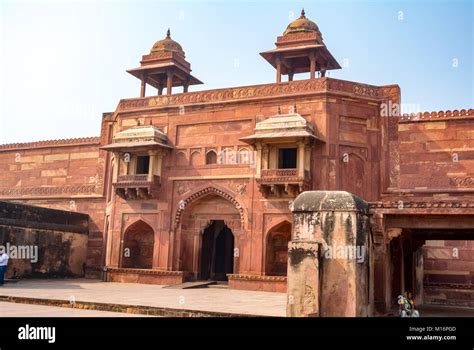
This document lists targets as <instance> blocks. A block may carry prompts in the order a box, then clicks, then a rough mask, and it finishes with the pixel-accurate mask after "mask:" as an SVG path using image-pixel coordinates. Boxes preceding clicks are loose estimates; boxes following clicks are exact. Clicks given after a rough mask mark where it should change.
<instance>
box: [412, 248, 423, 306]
mask: <svg viewBox="0 0 474 350" xmlns="http://www.w3.org/2000/svg"><path fill="white" fill-rule="evenodd" d="M413 261H414V270H415V271H414V274H415V278H414V286H413V297H414V299H415V306H419V305H422V304H423V275H424V273H423V268H424V264H423V247H419V248H418V249H417V250H416V251H415V252H414V253H413Z"/></svg>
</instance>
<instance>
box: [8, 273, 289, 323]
mask: <svg viewBox="0 0 474 350" xmlns="http://www.w3.org/2000/svg"><path fill="white" fill-rule="evenodd" d="M163 287H164V286H160V285H148V284H135V283H114V282H101V281H97V280H90V279H63V280H23V281H19V282H16V283H7V284H5V286H4V287H2V288H0V296H14V297H26V298H39V299H55V300H65V301H69V302H70V301H75V302H79V301H81V302H95V303H107V304H123V305H137V306H149V307H162V308H171V309H187V310H199V311H212V312H225V313H235V314H247V315H261V316H285V313H286V305H285V303H286V295H285V294H284V293H270V292H254V291H242V290H233V289H224V288H198V289H167V288H163ZM2 305H3V304H2ZM1 307H2V306H1V305H0V308H1ZM136 316H139V315H136Z"/></svg>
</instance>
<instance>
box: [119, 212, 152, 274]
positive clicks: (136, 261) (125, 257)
mask: <svg viewBox="0 0 474 350" xmlns="http://www.w3.org/2000/svg"><path fill="white" fill-rule="evenodd" d="M154 244H155V233H154V231H153V228H152V227H151V226H150V225H148V224H147V223H146V222H145V221H143V220H138V221H136V222H134V223H133V224H131V225H130V226H129V227H128V228H127V229H126V230H125V233H124V235H123V245H122V267H124V268H134V269H151V268H152V267H153V247H154Z"/></svg>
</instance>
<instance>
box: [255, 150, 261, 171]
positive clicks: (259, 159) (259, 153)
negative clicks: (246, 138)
mask: <svg viewBox="0 0 474 350" xmlns="http://www.w3.org/2000/svg"><path fill="white" fill-rule="evenodd" d="M255 148H256V150H257V161H256V162H257V177H260V176H261V174H262V144H261V143H257V144H256V145H255Z"/></svg>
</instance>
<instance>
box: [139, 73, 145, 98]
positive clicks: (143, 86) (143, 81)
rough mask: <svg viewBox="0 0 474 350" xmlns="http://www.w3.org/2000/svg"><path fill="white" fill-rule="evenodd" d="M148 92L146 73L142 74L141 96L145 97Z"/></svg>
mask: <svg viewBox="0 0 474 350" xmlns="http://www.w3.org/2000/svg"><path fill="white" fill-rule="evenodd" d="M145 93H146V74H144V73H143V74H142V86H141V89H140V97H145Z"/></svg>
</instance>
